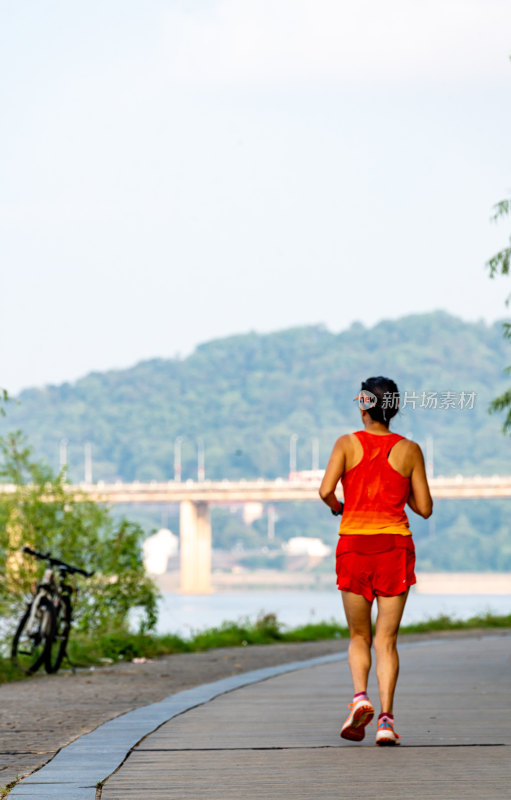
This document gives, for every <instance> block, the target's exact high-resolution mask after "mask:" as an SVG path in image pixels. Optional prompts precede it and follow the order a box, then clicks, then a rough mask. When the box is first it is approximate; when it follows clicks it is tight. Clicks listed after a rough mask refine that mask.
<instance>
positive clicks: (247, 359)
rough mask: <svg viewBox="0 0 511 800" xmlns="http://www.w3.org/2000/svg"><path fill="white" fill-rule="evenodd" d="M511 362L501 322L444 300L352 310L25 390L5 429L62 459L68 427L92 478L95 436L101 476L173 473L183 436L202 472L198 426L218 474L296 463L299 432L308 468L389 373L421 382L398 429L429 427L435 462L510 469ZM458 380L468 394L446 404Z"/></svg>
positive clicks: (413, 386) (273, 471) (79, 467)
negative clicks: (498, 398) (464, 314)
mask: <svg viewBox="0 0 511 800" xmlns="http://www.w3.org/2000/svg"><path fill="white" fill-rule="evenodd" d="M510 362H511V348H510V345H509V342H506V341H505V340H503V338H502V332H501V324H500V323H495V324H494V325H490V326H488V325H486V324H484V323H483V322H478V323H469V322H464V321H462V320H461V319H458V318H456V317H453V316H451V315H449V314H446V313H444V312H435V313H430V314H421V315H412V316H407V317H403V318H402V319H399V320H394V321H384V322H380V323H379V324H377V325H375V326H374V327H372V328H365V327H364V326H362V325H361V324H354V325H352V326H351V327H350V328H349V329H348V330H346V331H343V332H341V333H338V334H334V333H331V332H330V331H328V330H326V329H325V328H322V327H320V326H316V327H303V328H296V329H292V330H286V331H280V332H277V333H272V334H266V335H259V334H255V333H251V334H246V335H242V336H233V337H230V338H226V339H221V340H218V341H213V342H208V343H207V344H204V345H201V346H200V347H198V348H197V349H196V350H195V352H194V353H193V354H192V355H190V356H189V357H187V358H185V359H182V360H178V359H154V360H151V361H145V362H142V363H140V364H137V365H136V366H134V367H132V368H130V369H125V370H110V371H108V372H104V373H92V374H90V375H88V376H86V377H85V378H83V379H81V380H79V381H77V382H76V383H73V384H70V383H65V384H62V385H60V386H48V387H46V388H44V389H30V390H26V391H24V392H22V393H21V394H20V395H19V398H17V399H18V400H19V404H17V403H11V407H10V409H9V415H8V418H7V419H6V420H3V421H0V432H2V431H4V432H5V430H6V428H8V427H9V428H13V427H17V428H21V429H22V430H23V431H24V432H25V433H26V434H27V436H28V438H29V440H30V441H31V442H32V443H33V445H34V447H35V449H36V452H37V453H38V454H40V455H41V456H43V457H44V458H45V459H46V460H47V461H48V462H49V464H50V465H51V466H53V467H57V466H58V459H59V448H60V444H61V441H62V440H67V442H68V444H67V454H68V460H69V477H70V478H71V480H73V481H81V480H83V478H84V444H85V443H86V442H89V443H90V444H91V447H92V458H93V477H94V480H99V479H103V480H116V479H121V480H125V481H131V480H141V481H149V480H168V479H171V478H172V477H173V463H174V443H175V440H176V438H177V437H183V441H182V446H181V450H182V462H183V464H182V476H183V479H186V478H195V477H196V474H197V446H198V441H199V439H202V440H203V442H204V448H205V459H206V477H207V478H212V479H222V478H240V477H245V478H248V477H255V476H264V477H270V478H271V477H277V476H284V475H287V473H288V470H289V439H290V436H291V434H297V435H298V437H299V438H298V443H297V464H298V468H299V469H308V468H310V466H311V463H312V439H313V438H315V437H317V438H318V439H319V452H320V466H324V465H325V463H326V460H327V457H328V454H329V451H330V448H331V446H332V443H333V441H334V440H335V438H336V437H337V436H338V435H339V434H341V433H343V432H346V431H349V430H353V429H356V428H358V426H359V424H360V423H359V415H358V410H357V407H356V403H353V397H354V396H355V395H356V394H357V393H358V389H359V386H360V381H361V379H363V378H365V377H368V376H369V375H374V374H384V375H389V376H391V377H393V378H394V379H395V380H396V381H397V382H398V385H399V387H400V389H401V391H402V392H404V391H406V392H407V393H408V394H409V396H411V395H412V393H413V394H415V395H416V396H417V398H418V400H417V401H416V407H415V409H414V408H413V405H412V404H410V403H408V404H407V406H406V407H405V408H403V409H402V411H401V412H400V415H399V416H398V418H397V419H396V421H395V424H394V429H395V430H397V431H399V432H401V433H403V434H405V435H410V436H412V437H413V438H414V439H416V440H417V441H419V442H422V443H424V442H425V440H426V437H427V436H428V435H429V436H431V437H432V439H433V443H434V460H435V472H436V473H437V474H450V475H452V474H457V473H463V474H466V475H473V474H479V473H480V474H494V473H499V472H500V473H505V472H507V471H508V470H509V438H506V437H503V436H502V435H501V433H500V428H501V424H502V420H501V419H499V418H498V416H490V415H489V414H488V413H487V408H488V403H489V402H490V400H491V399H492V398H493V397H494V396H495V395H496V394H498V393H499V392H501V391H502V390H503V389H504V388H505V387H506V386H507V383H508V382H509V381H507V382H506V378H505V375H504V373H503V368H504V367H505V366H506V365H507V364H508V363H510ZM425 392H428V393H429V394H430V396H431V395H432V394H435V393H436V395H437V401H438V405H437V408H421V407H420V404H421V399H423V393H425ZM448 392H450V393H451V394H452V395H453V396H456V398H457V402H458V407H448V408H441V407H440V405H441V401H442V397H443V398H444V399H445V396H446V393H448ZM461 392H465V393H466V395H469V394H470V393H474V392H475V403H474V407H473V408H469V407H468V405H469V403H468V397H465V407H464V408H460V407H459V400H460V397H461V395H460V393H461Z"/></svg>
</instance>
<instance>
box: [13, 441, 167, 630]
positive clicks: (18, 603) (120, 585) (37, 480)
mask: <svg viewBox="0 0 511 800" xmlns="http://www.w3.org/2000/svg"><path fill="white" fill-rule="evenodd" d="M0 481H2V482H3V483H4V484H6V485H4V486H3V487H2V488H3V491H2V492H1V493H0V612H1V613H2V614H4V615H7V616H8V617H10V618H11V619H13V620H14V619H15V618H16V617H17V616H18V615H19V613H20V610H21V607H22V606H23V605H24V602H25V599H26V597H27V595H29V594H30V593H31V592H32V591H33V590H34V588H35V584H36V582H37V578H38V577H39V575H40V573H41V571H42V570H43V569H44V566H45V565H43V564H42V563H41V562H37V563H36V562H35V561H34V560H33V559H32V558H30V557H28V556H26V557H25V556H23V555H22V553H21V548H22V546H23V545H24V544H27V545H30V546H31V547H33V548H35V549H36V550H39V551H42V552H47V551H50V552H51V553H52V555H54V556H55V557H57V558H61V559H62V560H64V561H67V562H69V563H72V564H73V565H75V566H80V567H82V568H83V569H86V570H94V571H95V575H94V577H93V578H90V579H86V580H85V579H80V578H78V579H77V580H78V581H79V582H80V591H79V593H78V595H77V597H76V598H75V602H74V612H75V614H74V615H75V621H76V624H77V626H78V628H79V629H81V630H82V631H84V632H97V631H108V630H119V629H125V628H126V627H127V623H128V615H129V612H130V610H131V609H132V608H134V607H140V609H141V612H142V613H141V615H140V621H139V626H140V629H141V631H145V630H150V629H151V628H153V627H154V626H155V624H156V619H157V617H156V603H157V591H156V588H155V586H154V584H153V583H152V581H151V580H150V579H149V578H148V577H147V576H146V574H145V571H144V565H143V562H142V558H141V548H140V544H141V539H142V538H143V536H144V532H143V530H142V528H140V526H138V525H136V524H133V523H131V522H128V521H127V520H125V519H121V520H114V519H113V517H112V515H111V513H110V511H109V509H108V508H106V507H104V506H100V505H98V504H96V503H94V502H92V501H90V500H88V499H86V498H84V497H80V496H78V497H77V496H72V495H70V492H69V484H68V483H67V482H66V478H65V473H64V471H63V472H61V473H60V474H58V475H55V474H54V473H53V472H52V471H51V470H50V469H49V468H48V467H47V466H46V465H44V464H42V463H40V462H38V461H36V460H34V458H33V454H32V450H31V448H30V447H28V446H27V444H26V441H25V439H24V437H23V436H22V434H21V433H20V432H19V431H18V432H16V433H11V434H8V435H7V436H5V437H3V438H0Z"/></svg>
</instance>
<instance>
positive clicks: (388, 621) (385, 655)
mask: <svg viewBox="0 0 511 800" xmlns="http://www.w3.org/2000/svg"><path fill="white" fill-rule="evenodd" d="M407 597H408V591H406V592H404V593H403V594H399V595H397V596H396V597H377V598H376V602H377V603H378V616H377V618H376V630H375V634H374V650H375V653H376V676H377V678H378V687H379V690H380V702H381V710H382V711H383V712H386V713H388V714H392V708H393V703H394V691H395V689H396V683H397V677H398V675H399V656H398V652H397V634H398V631H399V625H400V623H401V617H402V616H403V611H404V608H405V603H406V599H407Z"/></svg>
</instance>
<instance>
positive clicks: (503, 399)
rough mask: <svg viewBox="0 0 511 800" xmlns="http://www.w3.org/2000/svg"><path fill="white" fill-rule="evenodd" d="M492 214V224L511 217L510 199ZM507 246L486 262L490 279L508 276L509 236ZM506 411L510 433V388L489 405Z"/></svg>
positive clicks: (507, 330) (508, 331)
mask: <svg viewBox="0 0 511 800" xmlns="http://www.w3.org/2000/svg"><path fill="white" fill-rule="evenodd" d="M493 212H494V213H493V216H492V217H491V219H492V221H493V222H497V221H498V220H500V219H502V218H503V217H507V216H509V215H511V198H508V199H506V200H501V201H500V203H497V204H496V206H495V207H494V209H493ZM509 245H510V246H508V247H504V248H502V250H499V252H498V253H495V255H494V256H492V258H490V260H489V261H487V263H486V266H487V267H488V269H489V271H490V278H494V277H495V275H509V265H510V261H511V236H510V238H509ZM510 300H511V294H510V295H508V297H507V298H506V305H507V306H508V305H509V301H510ZM503 329H504V337H505V338H506V339H510V340H511V323H509V322H504V323H503ZM504 371H505V372H506V373H507V374H511V366H509V367H507V368H506V369H505V370H504ZM506 409H507V416H506V418H505V420H504V425H503V430H504V432H505V433H506V432H509V433H511V387H510V388H509V389H507V390H506V391H505V392H502V394H500V395H499V396H498V397H496V398H495V399H494V400H492V402H491V403H490V411H491V412H495V411H505V410H506Z"/></svg>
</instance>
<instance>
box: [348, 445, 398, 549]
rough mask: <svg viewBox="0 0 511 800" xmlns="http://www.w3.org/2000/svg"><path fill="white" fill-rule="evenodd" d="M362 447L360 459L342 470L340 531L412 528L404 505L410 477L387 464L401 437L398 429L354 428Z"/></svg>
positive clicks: (385, 530)
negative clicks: (371, 430)
mask: <svg viewBox="0 0 511 800" xmlns="http://www.w3.org/2000/svg"><path fill="white" fill-rule="evenodd" d="M355 436H356V437H357V439H358V440H359V442H360V444H361V445H362V448H363V451H364V453H363V456H362V460H361V461H359V463H358V464H356V465H355V466H354V467H352V468H351V469H349V470H348V471H347V472H345V473H344V475H343V477H342V486H343V490H344V511H343V515H342V518H341V527H340V530H339V533H340V534H342V535H344V534H355V535H357V534H363V535H367V534H381V533H390V534H400V535H401V536H410V535H411V531H410V527H409V523H408V517H407V516H406V514H405V511H404V507H405V503H406V501H407V500H408V495H409V493H410V478H405V477H404V475H401V473H399V472H398V471H397V470H395V469H394V468H393V467H391V466H390V464H389V462H388V455H389V453H390V451H391V450H392V448H393V447H394V445H395V444H396V443H397V442H399V441H400V440H401V439H403V438H404V437H403V436H400V435H399V434H398V433H389V434H384V435H383V436H379V435H377V434H374V433H367V432H366V431H356V432H355Z"/></svg>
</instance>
